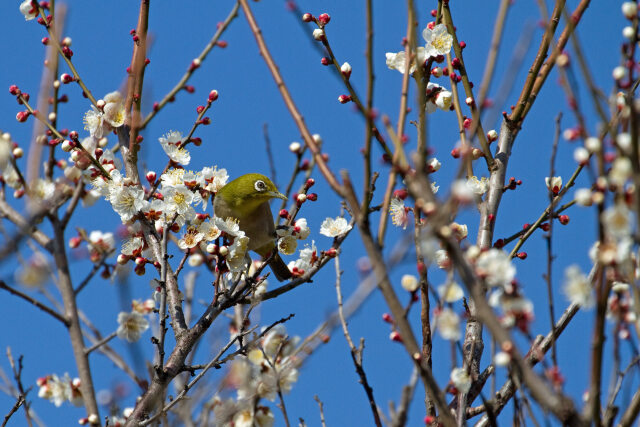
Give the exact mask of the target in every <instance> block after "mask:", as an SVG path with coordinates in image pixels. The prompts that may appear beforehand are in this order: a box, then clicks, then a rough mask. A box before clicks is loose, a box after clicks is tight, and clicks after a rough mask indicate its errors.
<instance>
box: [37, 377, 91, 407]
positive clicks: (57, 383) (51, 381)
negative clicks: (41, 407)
mask: <svg viewBox="0 0 640 427" xmlns="http://www.w3.org/2000/svg"><path fill="white" fill-rule="evenodd" d="M37 385H38V387H39V389H38V397H40V398H42V399H48V400H49V401H50V402H51V403H53V404H54V405H56V407H60V406H62V404H63V403H64V402H67V401H68V402H71V403H72V404H73V405H74V406H82V393H81V392H80V379H79V378H74V379H73V380H72V379H71V378H70V377H69V374H67V373H65V374H64V375H63V376H62V378H59V377H58V376H57V375H55V374H52V375H47V376H46V377H42V378H38V381H37Z"/></svg>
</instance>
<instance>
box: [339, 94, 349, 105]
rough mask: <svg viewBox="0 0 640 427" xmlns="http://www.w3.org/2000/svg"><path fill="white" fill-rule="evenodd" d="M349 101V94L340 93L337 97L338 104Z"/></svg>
mask: <svg viewBox="0 0 640 427" xmlns="http://www.w3.org/2000/svg"><path fill="white" fill-rule="evenodd" d="M349 101H351V96H349V95H340V96H339V97H338V102H340V104H346V103H347V102H349Z"/></svg>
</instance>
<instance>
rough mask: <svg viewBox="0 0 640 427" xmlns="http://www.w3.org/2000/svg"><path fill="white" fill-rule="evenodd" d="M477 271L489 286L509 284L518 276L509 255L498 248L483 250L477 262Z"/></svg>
mask: <svg viewBox="0 0 640 427" xmlns="http://www.w3.org/2000/svg"><path fill="white" fill-rule="evenodd" d="M476 273H477V274H478V275H479V276H480V277H483V278H484V281H485V283H486V284H487V285H489V286H502V287H504V286H508V285H510V284H511V281H513V279H514V278H515V276H516V268H515V267H514V266H513V264H512V263H511V259H510V258H509V255H508V254H507V253H506V252H504V251H502V250H500V249H496V248H491V249H489V250H488V251H486V252H483V253H481V254H480V256H479V257H478V261H477V262H476Z"/></svg>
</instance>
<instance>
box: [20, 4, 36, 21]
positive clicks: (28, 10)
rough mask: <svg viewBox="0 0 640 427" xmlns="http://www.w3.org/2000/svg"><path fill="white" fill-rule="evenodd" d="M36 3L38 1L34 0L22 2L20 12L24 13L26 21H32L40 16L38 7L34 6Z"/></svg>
mask: <svg viewBox="0 0 640 427" xmlns="http://www.w3.org/2000/svg"><path fill="white" fill-rule="evenodd" d="M34 4H37V3H35V2H33V1H32V0H23V2H22V3H20V13H22V14H23V15H24V20H25V21H31V20H32V19H35V18H36V17H37V16H38V8H37V6H34Z"/></svg>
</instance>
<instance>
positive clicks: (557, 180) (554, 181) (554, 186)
mask: <svg viewBox="0 0 640 427" xmlns="http://www.w3.org/2000/svg"><path fill="white" fill-rule="evenodd" d="M544 183H545V184H546V185H547V188H548V189H549V191H551V192H552V193H553V194H558V193H559V192H560V190H561V189H562V177H561V176H553V177H546V178H545V179H544Z"/></svg>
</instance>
